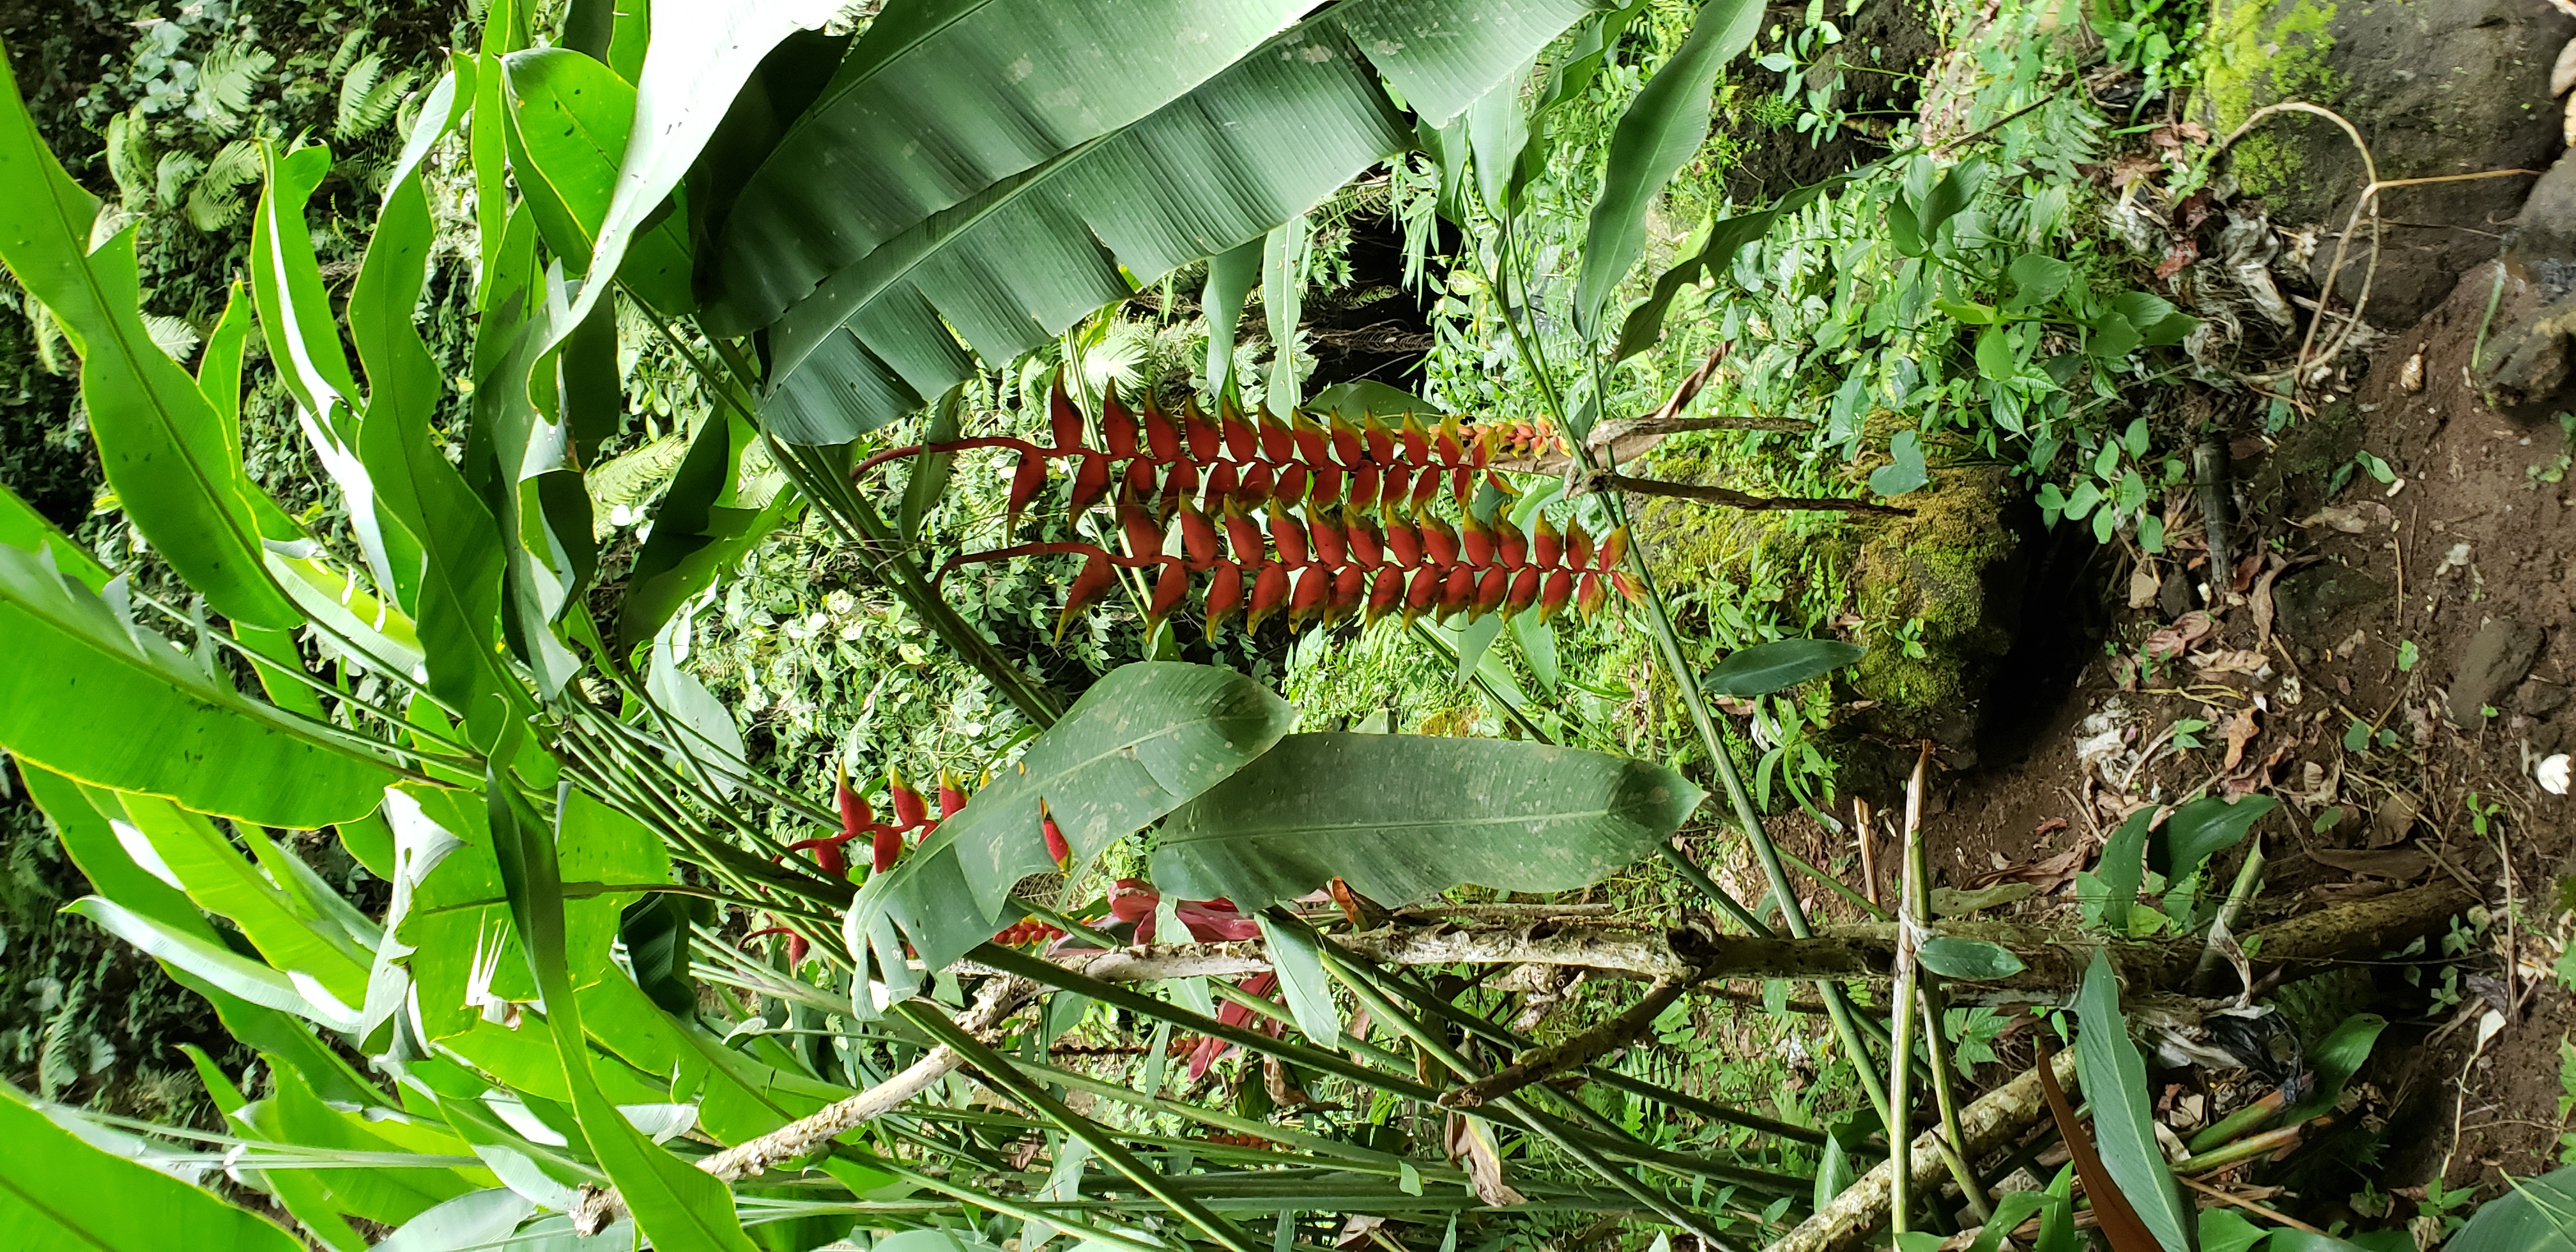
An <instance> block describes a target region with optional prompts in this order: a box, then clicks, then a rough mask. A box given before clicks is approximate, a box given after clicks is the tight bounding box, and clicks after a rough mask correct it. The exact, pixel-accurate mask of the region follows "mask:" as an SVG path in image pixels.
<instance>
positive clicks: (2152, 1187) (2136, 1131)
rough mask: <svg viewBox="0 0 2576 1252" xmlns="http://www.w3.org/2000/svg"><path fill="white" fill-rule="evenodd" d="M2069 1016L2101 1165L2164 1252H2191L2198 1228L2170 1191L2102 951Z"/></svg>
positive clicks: (2141, 1066)
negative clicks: (2073, 1022) (2077, 1029)
mask: <svg viewBox="0 0 2576 1252" xmlns="http://www.w3.org/2000/svg"><path fill="white" fill-rule="evenodd" d="M2075 1015H2076V1020H2077V1022H2078V1024H2079V1025H2080V1026H2081V1028H2082V1031H2081V1033H2079V1034H2078V1035H2076V1037H2075V1060H2076V1063H2077V1065H2078V1066H2080V1067H2081V1068H2080V1071H2079V1072H2080V1073H2081V1074H2082V1075H2083V1081H2084V1098H2085V1099H2086V1100H2088V1101H2090V1102H2091V1103H2092V1105H2093V1137H2094V1139H2095V1141H2096V1142H2097V1143H2099V1144H2100V1146H2101V1149H2102V1165H2103V1167H2104V1168H2105V1169H2108V1170H2109V1171H2110V1172H2111V1178H2112V1180H2113V1181H2114V1182H2117V1183H2118V1184H2119V1187H2120V1191H2121V1193H2122V1194H2123V1195H2126V1196H2127V1197H2128V1199H2129V1204H2130V1207H2132V1208H2135V1209H2136V1210H2137V1211H2138V1218H2139V1220H2141V1221H2143V1222H2145V1223H2146V1226H2147V1229H2148V1230H2149V1231H2151V1232H2153V1233H2154V1234H2155V1236H2156V1242H2158V1243H2160V1244H2162V1245H2164V1249H2165V1252H2191V1246H2192V1234H2193V1232H2194V1231H2195V1230H2196V1229H2197V1227H2196V1226H2195V1224H2194V1223H2193V1220H2192V1207H2191V1205H2190V1204H2188V1203H2186V1202H2185V1201H2184V1200H2183V1198H2182V1193H2181V1190H2180V1189H2179V1188H2178V1187H2176V1186H2175V1184H2174V1180H2173V1171H2172V1170H2171V1169H2170V1168H2168V1167H2167V1166H2166V1164H2165V1154H2164V1149H2163V1148H2161V1147H2159V1146H2158V1145H2157V1143H2156V1131H2155V1125H2154V1119H2155V1108H2154V1102H2155V1092H2154V1090H2153V1089H2152V1088H2150V1087H2148V1086H2147V1066H2146V1062H2145V1061H2143V1060H2141V1059H2139V1057H2138V1049H2137V1047H2136V1046H2135V1045H2133V1044H2131V1043H2130V1042H2129V1023H2128V1019H2127V1018H2125V1017H2123V1016H2121V1015H2120V976H2119V975H2118V974H2117V973H2115V972H2113V970H2112V968H2111V958H2110V956H2109V955H2108V954H2107V953H2104V952H2101V951H2098V950H2097V951H2095V952H2094V954H2093V963H2092V964H2091V965H2090V966H2088V967H2086V969H2085V971H2084V986H2083V988H2082V989H2081V990H2080V991H2078V992H2077V993H2076V996H2075Z"/></svg>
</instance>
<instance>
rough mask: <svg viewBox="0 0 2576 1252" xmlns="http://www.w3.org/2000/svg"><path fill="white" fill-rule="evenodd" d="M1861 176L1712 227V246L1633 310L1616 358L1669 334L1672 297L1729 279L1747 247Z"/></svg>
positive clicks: (1817, 186) (1671, 272)
mask: <svg viewBox="0 0 2576 1252" xmlns="http://www.w3.org/2000/svg"><path fill="white" fill-rule="evenodd" d="M1858 177H1860V175H1859V173H1857V172H1855V173H1851V174H1841V175H1836V176H1835V177H1832V178H1828V179H1826V180H1824V181H1823V182H1820V183H1812V184H1809V185H1808V186H1804V187H1800V188H1798V189H1797V190H1795V191H1792V192H1790V193H1789V194H1787V195H1785V196H1782V197H1780V199H1779V200H1778V201H1776V202H1775V203H1773V204H1772V206H1771V207H1770V208H1767V209H1762V210H1759V211H1757V212H1752V213H1738V214H1736V215H1735V216H1733V217H1728V218H1721V219H1719V220H1718V221H1716V222H1714V223H1712V224H1711V225H1710V226H1709V230H1708V240H1707V242H1705V243H1703V244H1701V245H1700V249H1699V251H1697V252H1694V253H1692V254H1691V255H1690V256H1688V257H1685V258H1683V259H1682V260H1680V261H1678V262H1675V263H1674V265H1673V267H1672V268H1671V269H1668V270H1665V271H1664V272H1663V274H1662V275H1660V276H1658V277H1657V278H1656V279H1655V289H1654V290H1653V291H1652V292H1651V293H1649V294H1648V295H1647V297H1646V301H1645V303H1643V304H1640V305H1638V306H1637V307H1636V308H1633V309H1630V310H1628V319H1627V320H1626V321H1625V322H1622V323H1621V324H1620V326H1619V347H1618V349H1617V351H1616V352H1615V353H1614V354H1613V355H1614V356H1615V357H1616V359H1618V360H1622V361H1624V360H1627V359H1628V358H1629V357H1632V356H1635V355H1636V354H1638V353H1640V352H1643V351H1645V350H1646V349H1648V348H1650V347H1653V346H1654V344H1655V340H1656V338H1657V337H1658V336H1661V335H1662V334H1663V333H1664V312H1665V310H1667V309H1669V308H1671V307H1672V303H1673V297H1674V296H1677V295H1679V294H1681V289H1682V288H1683V287H1685V286H1688V285H1689V284H1690V283H1692V282H1693V281H1696V280H1697V279H1698V278H1699V277H1700V276H1701V275H1702V274H1706V275H1707V276H1708V277H1710V278H1714V279H1721V280H1722V279H1724V278H1726V277H1727V276H1728V275H1729V274H1731V273H1732V272H1734V267H1735V254H1736V253H1738V252H1741V251H1743V250H1744V248H1745V246H1746V245H1748V244H1751V243H1753V242H1754V241H1756V240H1759V239H1760V238H1762V237H1763V236H1764V235H1767V234H1770V233H1771V228H1772V227H1773V226H1775V225H1778V224H1779V221H1780V219H1781V218H1783V217H1787V216H1790V215H1792V214H1794V213H1797V212H1798V211H1799V210H1801V209H1804V208H1806V207H1807V206H1808V205H1810V204H1813V203H1815V201H1816V199H1817V198H1818V197H1820V196H1822V195H1824V194H1825V193H1826V192H1828V191H1832V190H1833V189H1835V188H1837V187H1840V186H1842V185H1843V184H1845V183H1848V182H1851V181H1853V180H1855V179H1857V178H1858Z"/></svg>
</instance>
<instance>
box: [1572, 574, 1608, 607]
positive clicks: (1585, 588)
mask: <svg viewBox="0 0 2576 1252" xmlns="http://www.w3.org/2000/svg"><path fill="white" fill-rule="evenodd" d="M1609 601H1610V586H1609V584H1607V583H1605V582H1603V581H1602V580H1601V576H1600V575H1599V574H1586V575H1584V576H1583V580H1582V581H1581V582H1578V583H1576V584H1575V587H1574V604H1575V607H1576V608H1579V609H1582V610H1583V615H1584V616H1585V617H1590V616H1592V615H1593V614H1595V613H1598V612H1600V611H1601V606H1602V605H1604V604H1607V603H1609Z"/></svg>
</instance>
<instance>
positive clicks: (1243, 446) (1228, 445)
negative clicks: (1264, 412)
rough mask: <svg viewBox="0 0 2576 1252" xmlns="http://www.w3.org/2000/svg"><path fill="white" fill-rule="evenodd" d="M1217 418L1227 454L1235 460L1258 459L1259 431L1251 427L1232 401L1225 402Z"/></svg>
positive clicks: (1259, 452) (1259, 447)
mask: <svg viewBox="0 0 2576 1252" xmlns="http://www.w3.org/2000/svg"><path fill="white" fill-rule="evenodd" d="M1217 420H1218V422H1219V424H1220V428H1221V430H1222V432H1223V434H1224V436H1225V454H1226V455H1227V456H1229V457H1231V458H1233V459H1235V460H1237V461H1253V460H1258V459H1260V456H1261V432H1259V431H1257V430H1255V429H1253V426H1252V423H1251V422H1249V421H1246V420H1244V416H1243V414H1242V412H1241V411H1240V410H1238V409H1236V408H1235V407H1234V404H1233V402H1232V401H1228V402H1227V403H1226V405H1225V408H1224V411H1223V413H1222V414H1221V415H1220V416H1219V418H1218V419H1217Z"/></svg>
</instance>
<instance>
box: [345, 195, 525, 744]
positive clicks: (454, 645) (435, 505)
mask: <svg viewBox="0 0 2576 1252" xmlns="http://www.w3.org/2000/svg"><path fill="white" fill-rule="evenodd" d="M430 247H431V234H430V219H429V199H428V195H427V193H426V192H424V191H423V190H422V186H421V182H420V179H419V178H418V177H417V176H413V177H407V178H405V179H403V180H402V181H401V182H399V183H397V184H395V185H394V187H393V188H392V189H391V190H390V191H388V192H387V193H386V195H385V205H384V210H383V212H382V213H381V214H380V215H379V216H378V218H377V220H376V231H375V235H374V236H373V237H372V238H371V239H370V240H369V241H368V244H367V252H366V256H365V259H364V260H363V261H362V262H361V263H360V265H359V268H358V280H357V283H356V285H355V286H354V287H353V288H352V289H351V291H350V295H349V308H348V320H349V334H350V338H351V339H352V340H353V341H354V342H355V343H356V344H357V349H358V360H359V362H360V363H361V364H362V365H364V367H365V368H366V373H367V383H368V388H369V390H368V393H367V420H366V422H365V423H363V424H362V425H361V426H360V428H359V431H358V455H359V458H360V459H361V460H362V461H364V462H365V463H366V467H367V474H368V477H369V480H370V481H371V482H372V483H374V485H375V487H376V491H377V497H376V505H377V508H378V509H379V510H380V512H381V513H382V514H383V516H384V518H385V523H386V525H387V526H388V527H389V528H398V529H400V530H402V531H404V532H406V533H407V534H408V535H409V537H410V540H411V543H410V545H409V548H408V550H409V551H412V552H414V553H417V554H418V555H417V559H418V560H419V562H420V566H419V569H418V570H417V572H402V571H398V572H397V577H396V579H395V585H396V587H397V588H400V587H406V586H408V587H415V588H417V591H416V592H415V593H414V594H415V597H416V599H415V600H414V602H413V603H412V605H411V606H410V608H411V613H412V617H413V621H414V629H415V631H416V632H417V636H418V639H419V641H420V648H421V652H422V654H423V664H424V666H425V667H426V668H427V670H428V673H429V687H430V690H431V691H432V692H433V693H435V694H436V695H437V696H438V698H439V699H440V700H442V701H444V702H446V703H447V705H448V706H449V707H451V708H454V709H458V710H461V711H463V712H464V713H465V720H466V724H467V729H468V733H469V736H470V737H471V738H472V739H473V741H474V742H476V743H477V744H481V745H485V746H489V745H490V744H491V743H492V742H493V741H494V740H495V739H497V738H498V736H499V735H500V733H501V728H502V725H503V724H504V723H506V722H512V721H516V720H517V718H516V717H515V716H513V715H512V714H511V710H512V709H513V707H514V706H516V707H521V708H524V706H525V696H524V694H523V688H522V686H521V684H520V682H519V680H518V679H517V678H516V677H515V676H513V675H512V674H511V673H510V672H509V671H508V670H507V669H506V668H505V667H504V666H503V665H502V663H501V661H500V659H499V658H498V656H497V655H496V651H495V645H496V644H497V643H498V642H499V640H500V637H501V632H500V623H501V619H500V613H501V549H500V533H499V530H498V529H497V527H496V526H495V524H494V522H493V519H492V514H491V511H490V510H489V509H488V508H487V507H485V505H484V503H483V501H482V500H481V499H479V498H478V497H477V496H476V495H475V493H474V490H473V488H471V487H469V486H467V485H466V482H465V479H464V477H463V475H461V474H459V473H458V472H457V470H456V467H455V466H453V465H451V464H450V463H449V462H448V460H447V457H446V455H445V453H444V452H443V451H442V450H441V448H440V445H439V441H438V440H437V439H436V438H435V437H434V436H433V435H432V433H431V429H430V424H431V421H432V419H433V418H434V417H435V416H436V415H437V411H438V406H439V403H440V398H441V395H442V393H443V392H444V391H445V389H446V385H447V384H446V381H445V380H444V379H443V378H441V377H440V375H439V371H438V365H437V362H436V361H434V360H433V359H432V358H431V357H430V355H429V348H428V346H427V345H426V344H425V343H423V342H422V340H421V337H420V332H419V330H418V329H417V328H416V327H415V326H414V325H413V322H412V310H413V308H414V306H416V305H417V304H418V303H419V299H420V292H421V288H422V286H423V284H424V282H425V280H426V275H427V272H428V263H429V252H430Z"/></svg>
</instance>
